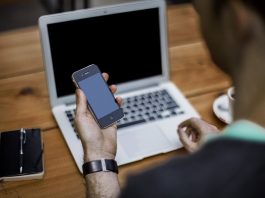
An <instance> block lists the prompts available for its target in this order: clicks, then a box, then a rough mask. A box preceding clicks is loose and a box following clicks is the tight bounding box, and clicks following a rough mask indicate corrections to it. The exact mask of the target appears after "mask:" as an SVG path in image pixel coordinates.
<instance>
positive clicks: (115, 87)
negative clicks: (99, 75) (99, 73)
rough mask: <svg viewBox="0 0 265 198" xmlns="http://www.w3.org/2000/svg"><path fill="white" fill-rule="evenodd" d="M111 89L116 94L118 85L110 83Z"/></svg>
mask: <svg viewBox="0 0 265 198" xmlns="http://www.w3.org/2000/svg"><path fill="white" fill-rule="evenodd" d="M109 89H110V91H111V92H112V93H113V94H114V93H115V92H116V91H117V86H116V85H110V86H109Z"/></svg>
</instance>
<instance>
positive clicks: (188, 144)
mask: <svg viewBox="0 0 265 198" xmlns="http://www.w3.org/2000/svg"><path fill="white" fill-rule="evenodd" d="M178 134H179V139H180V141H181V143H182V144H183V146H184V147H185V148H186V149H187V150H188V151H189V152H193V151H194V150H195V148H196V143H194V142H193V141H192V140H191V138H190V136H189V134H188V133H187V130H185V129H183V128H181V127H179V128H178Z"/></svg>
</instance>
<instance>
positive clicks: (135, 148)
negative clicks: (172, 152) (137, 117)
mask: <svg viewBox="0 0 265 198" xmlns="http://www.w3.org/2000/svg"><path fill="white" fill-rule="evenodd" d="M118 133H119V132H118ZM118 139H119V142H120V144H121V145H122V147H123V149H124V151H125V153H126V154H127V156H128V157H129V158H130V159H134V158H139V157H144V156H151V155H154V154H157V153H161V152H163V150H166V149H168V148H169V147H171V143H170V142H169V140H168V139H167V138H166V136H165V135H164V134H163V132H162V131H161V129H160V128H159V127H157V126H148V127H146V126H145V127H138V128H134V129H128V130H125V131H120V133H119V134H118Z"/></svg>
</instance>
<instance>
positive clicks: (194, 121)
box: [179, 118, 205, 132]
mask: <svg viewBox="0 0 265 198" xmlns="http://www.w3.org/2000/svg"><path fill="white" fill-rule="evenodd" d="M204 123H205V122H204V121H203V120H201V119H199V118H190V119H188V120H186V121H184V122H182V123H180V125H179V126H180V127H191V128H193V130H195V131H197V132H200V131H201V128H202V124H204Z"/></svg>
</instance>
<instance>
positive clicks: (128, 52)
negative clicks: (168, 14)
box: [48, 8, 162, 97]
mask: <svg viewBox="0 0 265 198" xmlns="http://www.w3.org/2000/svg"><path fill="white" fill-rule="evenodd" d="M159 25H160V24H159V10H158V8H152V9H145V10H140V11H131V12H126V13H118V14H112V15H104V16H97V17H92V18H83V19H78V20H72V21H67V22H59V23H53V24H49V25H48V34H49V41H50V48H51V56H52V64H53V69H54V76H55V84H56V90H57V96H58V97H62V96H67V95H71V94H73V93H74V91H75V87H74V85H73V83H72V80H71V75H72V73H73V72H74V71H76V70H79V69H81V68H82V67H85V66H88V65H90V64H96V65H98V67H99V68H100V70H101V71H102V72H107V73H109V74H110V80H109V82H108V83H109V84H113V83H114V84H119V83H126V82H129V81H135V80H140V79H144V78H149V77H153V76H157V75H161V74H162V61H161V60H162V59H161V46H160V45H161V44H160V32H159V31H160V28H159Z"/></svg>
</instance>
